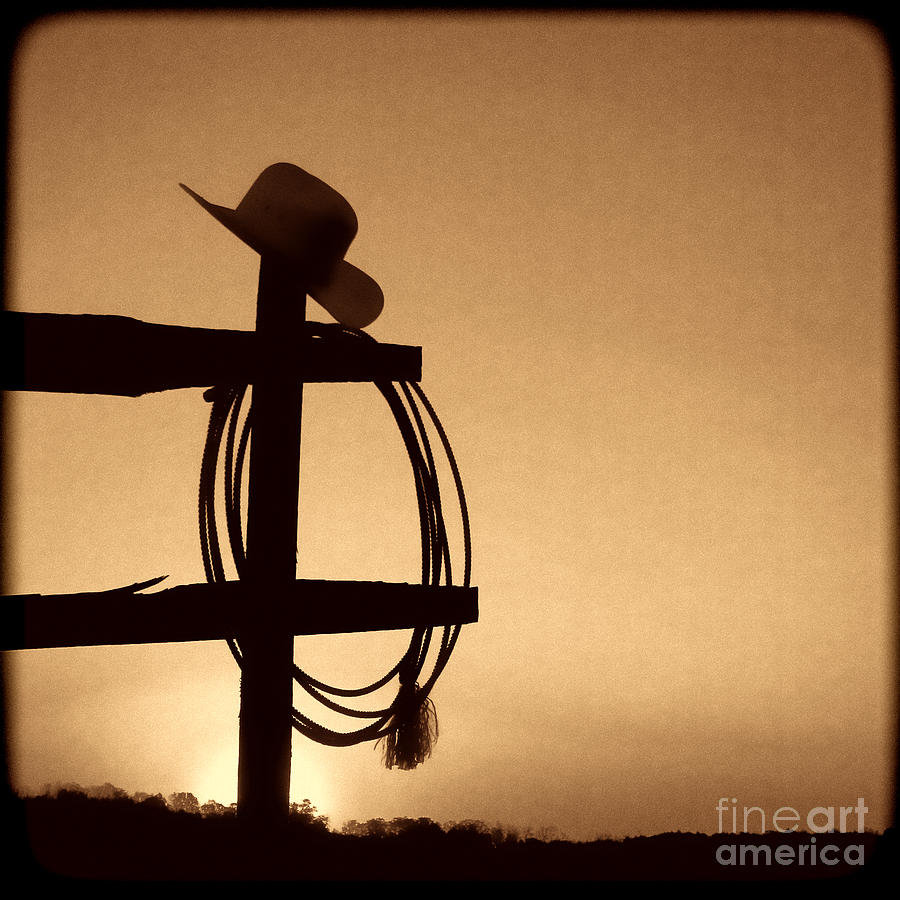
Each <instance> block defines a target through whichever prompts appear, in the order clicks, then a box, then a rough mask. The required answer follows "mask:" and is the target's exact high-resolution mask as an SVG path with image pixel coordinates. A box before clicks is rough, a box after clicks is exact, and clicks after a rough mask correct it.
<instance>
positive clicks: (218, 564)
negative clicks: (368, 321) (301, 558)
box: [198, 322, 472, 769]
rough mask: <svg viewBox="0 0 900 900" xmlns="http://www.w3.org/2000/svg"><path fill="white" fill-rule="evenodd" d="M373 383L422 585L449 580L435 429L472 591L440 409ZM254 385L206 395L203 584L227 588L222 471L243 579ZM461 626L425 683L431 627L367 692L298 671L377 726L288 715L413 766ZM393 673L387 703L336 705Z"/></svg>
mask: <svg viewBox="0 0 900 900" xmlns="http://www.w3.org/2000/svg"><path fill="white" fill-rule="evenodd" d="M307 333H308V334H309V335H310V336H312V337H313V338H317V339H326V340H334V341H338V340H367V341H374V340H375V339H374V338H372V337H371V336H370V335H368V334H366V333H365V332H363V331H360V330H355V329H349V328H345V327H344V326H341V325H327V324H324V323H317V322H309V323H307ZM375 386H376V388H377V389H378V391H379V392H380V393H381V395H382V397H383V398H384V400H385V402H386V403H387V404H388V407H389V408H390V410H391V413H392V414H393V417H394V421H395V423H396V425H397V428H398V430H399V431H400V434H401V437H402V439H403V443H404V446H405V448H406V452H407V455H408V457H409V461H410V465H411V468H412V474H413V482H414V485H415V489H416V500H417V504H418V512H419V531H420V537H421V549H422V562H421V565H422V571H421V580H422V584H423V585H426V586H432V587H436V586H439V585H441V584H442V583H443V584H445V585H451V584H452V583H453V582H452V574H451V573H452V569H451V559H450V546H449V541H448V537H447V529H446V527H445V521H444V515H443V507H442V504H441V493H440V487H439V483H438V471H437V465H436V460H435V456H434V453H433V448H432V441H431V440H429V429H431V430H432V431H433V432H434V433H436V434H437V437H438V440H439V444H440V447H441V450H442V451H443V454H444V457H445V458H446V461H447V462H448V464H449V466H450V470H451V472H452V474H453V480H454V486H455V490H456V496H457V500H458V503H459V509H460V514H461V517H462V531H463V553H464V559H463V576H462V579H461V582H460V583H461V584H462V586H464V587H469V586H470V584H469V580H470V576H471V553H472V550H471V547H472V542H471V535H470V529H469V515H468V509H467V506H466V499H465V492H464V491H463V485H462V479H461V478H460V474H459V468H458V466H457V463H456V458H455V456H454V454H453V450H452V448H451V446H450V442H449V440H448V439H447V435H446V432H445V431H444V428H443V426H442V424H441V422H440V420H439V418H438V416H437V414H436V412H435V411H434V407H433V406H432V405H431V403H430V402H429V400H428V398H427V397H426V396H425V393H424V391H423V390H422V388H421V387H420V386H419V385H418V384H416V383H414V382H397V383H393V382H376V383H375ZM248 388H249V385H248V384H228V385H217V386H216V387H214V388H210V389H209V390H208V391H206V392H205V393H204V395H203V396H204V399H205V400H207V402H209V403H211V405H212V409H211V411H210V417H209V425H208V427H207V434H206V442H205V445H204V448H203V457H202V460H201V466H200V487H199V502H198V508H199V524H200V547H201V552H202V556H203V566H204V570H205V572H206V578H207V580H208V581H209V582H211V583H223V582H224V581H225V580H226V574H225V565H224V560H223V556H222V550H221V547H220V537H219V529H218V525H217V522H216V475H217V472H218V471H219V468H220V466H221V469H222V472H223V496H224V510H225V530H226V533H227V538H228V544H229V549H230V551H231V558H232V561H233V563H234V566H235V569H236V571H237V574H238V577H239V578H240V577H242V576H243V575H244V574H245V570H246V542H245V539H244V534H243V525H242V492H243V472H244V463H245V459H246V455H247V449H248V446H249V443H250V440H251V434H252V429H253V405H252V396H251V403H250V406H249V409H248V411H247V413H246V414H245V415H244V418H243V423H242V424H241V422H240V420H241V415H242V409H243V408H244V406H245V403H244V401H245V398H246V394H247V389H248ZM223 444H224V446H223ZM461 627H462V626H460V625H446V626H442V627H441V635H440V639H439V640H438V642H437V649H436V651H435V659H434V663H433V665H432V668H431V672H430V674H429V675H428V677H427V678H425V679H422V675H423V672H424V670H425V664H426V661H427V658H428V654H429V651H430V650H431V648H432V645H433V643H434V640H433V639H434V635H433V632H434V628H433V627H431V626H423V627H418V628H414V629H412V634H411V635H410V641H409V645H408V646H407V649H406V651H405V652H404V654H403V655H402V656H401V658H400V659H399V660H398V661H397V663H396V664H395V665H394V666H393V667H392V668H391V669H389V670H388V671H387V672H386V673H385V674H384V675H383V676H382V677H380V678H378V679H377V680H375V681H373V682H372V683H370V684H367V685H365V686H363V687H353V688H347V687H339V686H336V685H330V684H326V683H325V682H322V681H319V680H318V679H316V678H313V677H312V676H311V675H310V674H309V673H307V672H305V671H304V670H303V669H301V668H300V667H299V666H296V665H295V666H294V668H293V675H294V681H295V682H296V684H298V685H299V686H300V687H302V688H303V690H304V691H305V692H306V693H307V694H308V695H309V696H310V697H312V698H313V699H314V700H315V701H317V702H318V703H319V704H321V705H322V706H323V707H325V708H326V709H328V710H331V711H332V712H335V713H339V714H341V715H343V716H346V717H349V718H353V719H361V718H362V719H372V720H373V721H372V722H371V723H370V724H368V725H366V726H364V727H362V728H357V729H355V730H351V731H348V732H339V731H336V730H333V729H330V728H326V727H325V726H324V725H321V724H319V723H318V722H316V721H314V720H313V719H311V718H310V717H309V716H307V715H306V714H304V713H301V712H300V711H299V710H297V709H296V708H295V709H293V710H292V716H291V718H292V724H293V727H294V728H295V729H296V730H297V731H298V732H300V733H301V734H303V735H305V736H306V737H309V738H311V739H313V740H315V741H317V742H318V743H321V744H326V745H328V746H352V745H354V744H359V743H362V742H365V741H370V740H374V741H376V742H377V744H376V746H382V748H383V751H384V760H385V764H386V765H387V766H388V768H394V767H398V768H402V769H411V768H415V767H416V766H417V765H419V764H421V763H422V762H424V760H425V759H426V758H427V757H428V756H429V755H430V754H431V747H432V745H433V744H434V742H435V741H436V740H437V735H438V727H437V717H436V714H435V708H434V702H433V701H432V700H431V697H430V693H431V691H432V689H433V688H434V685H435V682H436V681H437V679H438V678H439V677H440V674H441V672H443V670H444V668H445V667H446V665H447V662H448V661H449V659H450V655H451V653H452V652H453V649H454V647H455V645H456V641H457V639H458V637H459V633H460V630H461ZM227 643H228V647H229V649H230V651H231V653H232V655H233V656H234V658H235V661H236V662H237V664H238V666H240V665H241V663H242V656H241V651H240V646H239V645H238V642H237V640H236V639H233V638H232V639H229V640H228V642H227ZM395 677H396V678H397V679H398V682H399V685H398V689H397V693H396V696H395V697H394V699H393V701H392V702H391V703H390V704H389V705H388V706H387V707H384V708H381V709H375V710H361V709H356V708H353V707H351V706H348V705H346V704H345V703H341V702H339V701H338V700H336V699H334V698H338V697H339V698H359V697H363V696H367V695H371V694H373V693H374V692H375V691H377V690H379V689H381V688H383V687H385V686H387V685H388V684H389V683H390V682H391V681H392V680H393V679H394V678H395Z"/></svg>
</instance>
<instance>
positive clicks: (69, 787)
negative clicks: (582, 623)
mask: <svg viewBox="0 0 900 900" xmlns="http://www.w3.org/2000/svg"><path fill="white" fill-rule="evenodd" d="M60 791H66V792H67V793H69V794H82V795H83V796H85V797H86V796H87V791H86V790H85V789H84V788H83V787H82V786H81V785H80V784H78V783H77V782H74V781H62V782H60V781H57V782H56V783H55V784H45V785H44V787H43V790H42V791H41V796H42V797H57V796H59V792H60Z"/></svg>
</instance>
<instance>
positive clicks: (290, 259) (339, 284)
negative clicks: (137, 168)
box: [180, 163, 384, 328]
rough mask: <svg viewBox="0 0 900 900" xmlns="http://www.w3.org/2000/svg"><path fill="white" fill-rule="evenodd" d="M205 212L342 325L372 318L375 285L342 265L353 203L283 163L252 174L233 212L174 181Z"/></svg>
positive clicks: (352, 227)
mask: <svg viewBox="0 0 900 900" xmlns="http://www.w3.org/2000/svg"><path fill="white" fill-rule="evenodd" d="M180 187H182V188H184V190H185V191H187V193H188V194H190V195H191V197H193V198H194V199H195V200H196V201H197V202H198V203H199V204H200V205H201V206H202V207H203V208H204V209H205V210H206V211H207V212H208V213H210V214H211V215H212V216H213V217H214V218H216V219H218V220H219V221H220V222H221V223H222V224H223V225H224V226H225V227H226V228H227V229H228V230H229V231H231V232H232V233H233V234H235V235H237V237H239V238H240V239H241V240H242V241H243V242H244V243H245V244H248V245H249V246H250V247H252V248H253V249H254V250H256V252H257V253H259V254H261V255H265V256H274V257H277V258H279V259H280V260H281V261H282V262H283V263H285V264H287V266H288V267H289V268H290V269H291V270H293V272H295V273H296V276H297V283H298V287H300V288H302V289H303V290H305V291H306V293H308V294H309V295H310V296H311V297H312V298H313V299H314V300H316V301H317V302H318V303H319V304H321V305H322V306H324V307H325V309H327V310H328V312H329V313H331V315H332V316H334V318H335V319H337V320H338V322H340V323H341V324H342V325H346V326H348V327H349V328H365V327H366V325H370V324H371V323H372V322H374V321H375V319H377V318H378V316H379V314H380V313H381V310H382V308H383V306H384V295H383V294H382V292H381V288H380V287H379V286H378V284H377V283H376V282H375V281H374V280H373V279H372V278H370V277H369V276H368V275H366V273H365V272H362V271H361V270H360V269H357V268H356V267H355V266H352V265H351V264H350V263H348V262H346V260H345V259H344V254H346V252H347V249H348V248H349V246H350V244H351V242H352V241H353V238H354V237H355V236H356V231H357V227H358V223H357V219H356V213H355V212H354V211H353V207H352V206H350V204H349V203H348V202H347V201H346V200H345V199H344V198H343V197H342V196H341V195H340V194H339V193H338V192H337V191H336V190H334V188H332V187H330V186H329V185H327V184H325V182H324V181H320V180H319V179H318V178H316V177H315V176H314V175H310V174H309V172H306V171H304V170H303V169H301V168H299V166H295V165H292V164H291V163H275V164H274V165H272V166H269V167H268V168H267V169H265V170H264V171H263V172H262V174H260V175H259V176H258V177H257V179H256V181H255V182H254V183H253V185H252V186H251V187H250V190H249V191H247V193H246V195H245V196H244V199H243V200H241V202H240V203H239V204H238V205H237V208H236V209H228V208H227V207H225V206H217V205H216V204H215V203H210V202H209V201H208V200H205V199H204V198H203V197H201V196H200V195H199V194H198V193H197V192H196V191H193V190H191V189H190V188H189V187H187V185H184V184H181V185H180Z"/></svg>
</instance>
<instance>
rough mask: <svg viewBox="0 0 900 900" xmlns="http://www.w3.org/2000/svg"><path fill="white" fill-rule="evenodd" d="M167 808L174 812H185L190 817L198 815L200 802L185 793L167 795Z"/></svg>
mask: <svg viewBox="0 0 900 900" xmlns="http://www.w3.org/2000/svg"><path fill="white" fill-rule="evenodd" d="M169 807H170V808H171V809H173V810H175V812H186V813H191V815H199V814H200V801H199V800H198V799H197V798H196V797H195V796H194V795H193V794H188V793H185V792H179V793H175V794H169Z"/></svg>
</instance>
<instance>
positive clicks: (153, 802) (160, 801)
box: [141, 794, 169, 809]
mask: <svg viewBox="0 0 900 900" xmlns="http://www.w3.org/2000/svg"><path fill="white" fill-rule="evenodd" d="M141 803H142V804H143V805H144V806H147V807H149V808H150V809H168V808H169V804H168V803H166V798H165V797H163V795H162V794H153V795H152V796H150V795H149V794H148V795H146V796H145V797H144V799H143V800H141Z"/></svg>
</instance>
